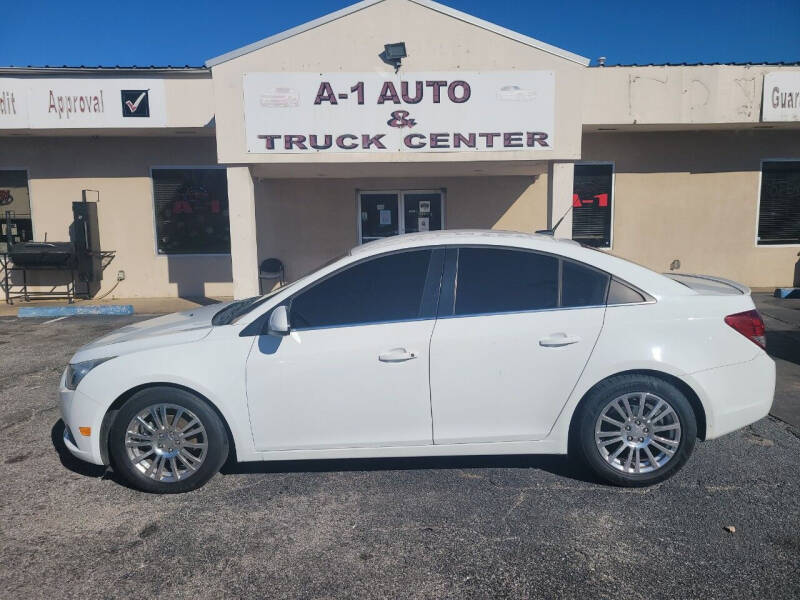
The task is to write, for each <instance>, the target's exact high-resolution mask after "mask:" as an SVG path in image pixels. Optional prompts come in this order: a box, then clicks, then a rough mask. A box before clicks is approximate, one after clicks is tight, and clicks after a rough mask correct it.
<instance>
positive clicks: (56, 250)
mask: <svg viewBox="0 0 800 600" xmlns="http://www.w3.org/2000/svg"><path fill="white" fill-rule="evenodd" d="M8 257H9V258H10V259H11V262H13V263H14V264H15V265H16V266H18V267H54V268H58V267H64V268H71V267H73V266H74V265H75V246H74V245H73V244H72V242H22V243H20V244H14V245H13V246H11V249H10V250H9V252H8Z"/></svg>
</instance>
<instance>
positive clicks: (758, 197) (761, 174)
mask: <svg viewBox="0 0 800 600" xmlns="http://www.w3.org/2000/svg"><path fill="white" fill-rule="evenodd" d="M770 162H796V163H799V164H800V156H798V157H795V158H762V159H761V161H760V162H759V167H758V185H757V186H756V222H755V235H754V236H753V245H754V246H755V247H756V248H800V242H794V243H786V244H760V243H759V241H758V224H759V221H760V220H761V186H762V184H763V179H764V163H770Z"/></svg>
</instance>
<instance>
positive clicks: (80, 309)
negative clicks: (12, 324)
mask: <svg viewBox="0 0 800 600" xmlns="http://www.w3.org/2000/svg"><path fill="white" fill-rule="evenodd" d="M132 314H133V305H132V304H108V305H105V306H28V307H24V308H20V309H19V311H17V316H18V317H20V318H34V317H35V318H42V317H71V316H73V315H117V316H119V315H132Z"/></svg>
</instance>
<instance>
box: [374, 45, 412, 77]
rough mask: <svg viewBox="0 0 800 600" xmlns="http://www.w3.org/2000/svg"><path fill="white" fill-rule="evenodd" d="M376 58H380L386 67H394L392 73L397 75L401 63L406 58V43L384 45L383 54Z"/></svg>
mask: <svg viewBox="0 0 800 600" xmlns="http://www.w3.org/2000/svg"><path fill="white" fill-rule="evenodd" d="M378 56H380V57H381V60H382V61H383V62H385V63H386V64H387V65H392V66H393V67H394V72H395V73H397V71H398V70H399V69H400V63H401V61H402V60H403V59H404V58H405V57H406V56H408V54H406V43H405V42H397V43H394V44H384V46H383V52H381V53H380V54H379V55H378Z"/></svg>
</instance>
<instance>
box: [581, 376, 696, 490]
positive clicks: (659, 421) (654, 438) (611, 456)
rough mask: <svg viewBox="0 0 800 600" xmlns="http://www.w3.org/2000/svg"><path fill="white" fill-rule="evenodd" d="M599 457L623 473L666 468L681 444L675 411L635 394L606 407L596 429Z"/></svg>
mask: <svg viewBox="0 0 800 600" xmlns="http://www.w3.org/2000/svg"><path fill="white" fill-rule="evenodd" d="M594 440H595V445H596V446H597V450H598V451H599V452H600V456H602V457H603V459H605V461H606V462H607V463H608V464H609V465H611V467H613V468H614V469H616V470H618V471H622V472H623V473H634V474H636V473H651V472H653V471H656V470H657V469H660V468H661V467H663V466H664V465H665V464H667V463H668V462H669V461H670V459H671V458H672V457H673V456H674V455H675V453H676V452H677V451H678V447H679V446H680V443H681V423H680V419H679V418H678V414H677V413H676V412H675V409H674V408H673V407H672V406H671V405H670V404H669V402H667V401H666V400H664V399H663V398H660V397H659V396H656V395H655V394H651V393H649V392H635V393H630V394H625V395H623V396H619V397H617V398H614V399H613V400H612V401H611V402H609V403H608V404H606V406H605V407H604V408H603V410H602V412H601V413H600V416H599V417H597V421H596V423H595V427H594Z"/></svg>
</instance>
